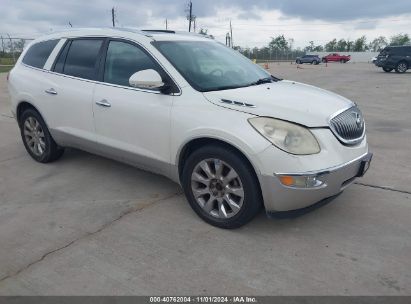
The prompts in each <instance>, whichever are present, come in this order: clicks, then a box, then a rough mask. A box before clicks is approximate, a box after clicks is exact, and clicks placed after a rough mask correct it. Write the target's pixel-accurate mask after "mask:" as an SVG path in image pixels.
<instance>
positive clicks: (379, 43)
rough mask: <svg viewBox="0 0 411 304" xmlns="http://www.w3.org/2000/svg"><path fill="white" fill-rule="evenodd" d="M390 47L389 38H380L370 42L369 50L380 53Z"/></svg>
mask: <svg viewBox="0 0 411 304" xmlns="http://www.w3.org/2000/svg"><path fill="white" fill-rule="evenodd" d="M387 45H388V42H387V38H385V37H384V36H380V37H377V38H375V39H374V40H373V41H371V42H370V45H369V48H370V50H371V51H373V52H379V51H381V50H382V49H383V48H385V47H386V46H387Z"/></svg>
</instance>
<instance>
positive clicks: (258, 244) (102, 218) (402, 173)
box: [0, 64, 411, 295]
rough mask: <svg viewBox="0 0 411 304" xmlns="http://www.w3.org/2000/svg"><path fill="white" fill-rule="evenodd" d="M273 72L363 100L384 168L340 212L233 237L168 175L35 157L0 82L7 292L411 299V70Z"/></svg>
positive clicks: (340, 203) (261, 220)
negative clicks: (194, 206) (201, 214)
mask: <svg viewBox="0 0 411 304" xmlns="http://www.w3.org/2000/svg"><path fill="white" fill-rule="evenodd" d="M272 69H273V74H274V75H278V76H280V77H285V78H289V79H294V80H298V81H302V82H307V83H311V84H314V85H319V86H321V87H323V88H328V89H332V90H334V91H336V92H338V93H342V94H343V95H345V96H347V97H349V98H352V99H353V100H355V101H356V102H357V103H358V104H359V105H360V106H361V108H362V109H363V110H364V113H365V116H366V119H367V127H368V139H369V142H370V149H371V150H372V151H373V152H374V153H375V155H374V160H373V164H372V167H371V169H370V171H369V172H368V173H367V175H366V176H365V178H363V179H361V180H357V182H356V183H357V184H354V185H352V186H351V187H349V188H348V189H347V190H346V191H345V192H344V193H343V194H342V195H340V196H339V197H337V198H336V199H335V200H334V201H333V202H331V203H330V204H328V205H326V206H324V207H322V208H320V209H317V210H315V211H314V212H311V213H308V214H306V215H304V216H301V217H298V218H295V219H285V220H269V219H267V218H266V217H265V215H264V214H263V213H261V214H260V215H259V216H258V217H257V218H256V219H255V220H254V221H253V222H252V223H250V224H249V225H247V226H245V227H243V228H241V229H238V230H235V231H225V230H220V229H216V228H214V227H211V226H209V225H207V224H205V223H204V222H202V221H201V220H200V219H198V217H197V216H196V215H195V214H194V212H192V211H191V209H190V207H189V206H188V204H187V202H186V201H185V198H184V196H183V195H181V194H179V193H181V189H180V188H179V187H178V186H177V185H176V184H174V183H172V182H170V181H168V180H167V179H165V178H163V177H160V176H156V175H153V174H150V173H147V172H144V171H140V170H138V169H135V168H132V167H130V166H127V165H123V164H120V163H117V162H114V161H111V160H108V159H104V158H101V157H97V156H93V155H90V154H87V153H84V152H80V151H75V150H68V151H67V153H66V154H65V156H64V157H63V158H62V159H61V160H60V161H58V162H56V163H53V164H48V165H41V164H38V163H35V162H33V161H32V160H31V159H30V158H29V157H28V156H27V153H26V152H25V150H24V148H23V145H22V144H21V142H20V138H19V132H18V128H17V125H16V124H15V122H14V120H13V119H11V118H9V117H6V116H7V113H9V108H8V104H7V100H8V96H7V91H6V88H5V75H4V74H0V113H4V114H6V115H5V116H4V115H0V295H150V294H151V295H152V294H157V295H158V294H169V295H181V294H204V295H205V294H207V295H210V294H230V295H238V294H250V295H319V294H321V295H410V294H411V288H410V286H411V275H410V273H411V258H410V257H411V256H410V252H411V222H410V220H409V218H410V214H411V196H410V192H411V188H410V183H409V181H410V180H411V175H410V172H411V155H410V154H409V152H408V151H410V150H411V142H410V141H408V140H405V139H406V138H409V135H410V131H411V115H410V110H409V104H408V102H407V100H408V99H407V96H410V95H411V94H410V93H411V92H410V87H409V86H407V85H406V82H407V81H408V80H409V79H408V78H409V77H408V76H409V74H410V73H407V74H405V75H395V74H385V73H381V72H380V71H379V70H376V69H374V68H373V67H372V66H369V65H362V64H356V65H348V64H347V65H340V64H336V65H332V64H330V65H329V68H327V69H326V68H324V67H323V66H305V69H304V70H297V69H296V68H295V66H293V65H289V64H281V65H273V66H272ZM313 75H315V77H313ZM406 77H408V78H406ZM330 79H333V81H330ZM377 87H378V88H377ZM387 101H389V102H387Z"/></svg>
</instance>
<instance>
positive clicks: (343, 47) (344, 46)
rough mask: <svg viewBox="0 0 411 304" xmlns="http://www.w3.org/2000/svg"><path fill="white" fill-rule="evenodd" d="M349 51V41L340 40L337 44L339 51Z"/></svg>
mask: <svg viewBox="0 0 411 304" xmlns="http://www.w3.org/2000/svg"><path fill="white" fill-rule="evenodd" d="M346 50H347V41H345V39H340V40H338V42H337V51H339V52H345V51H346Z"/></svg>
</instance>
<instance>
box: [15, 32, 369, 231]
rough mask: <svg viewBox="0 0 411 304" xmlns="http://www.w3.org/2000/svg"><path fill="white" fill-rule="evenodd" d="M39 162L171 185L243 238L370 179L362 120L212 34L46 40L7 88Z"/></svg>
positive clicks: (339, 101) (355, 111)
mask: <svg viewBox="0 0 411 304" xmlns="http://www.w3.org/2000/svg"><path fill="white" fill-rule="evenodd" d="M8 86H9V91H10V95H11V101H12V112H13V114H14V116H15V117H16V120H17V122H18V126H19V127H20V130H21V137H22V141H23V144H24V146H25V148H26V150H27V152H28V154H29V155H30V156H31V157H32V158H33V159H34V160H36V161H38V162H41V163H48V162H52V161H55V160H57V159H58V158H60V157H61V156H62V154H63V151H64V148H65V147H74V148H79V149H83V150H86V151H89V152H92V153H96V154H100V155H104V156H107V157H110V158H113V159H117V160H120V161H123V162H127V163H129V164H132V165H135V166H137V167H139V168H142V169H145V170H148V171H152V172H155V173H158V174H161V175H164V176H167V177H169V178H171V179H172V180H174V181H176V182H177V183H179V184H181V185H182V187H183V189H184V193H185V195H186V197H187V200H188V202H189V204H190V205H191V207H192V208H193V210H194V211H195V212H196V213H197V214H198V215H199V216H200V217H201V218H202V219H203V220H205V221H206V222H208V223H210V224H212V225H215V226H218V227H222V228H235V227H239V226H241V225H243V224H245V223H247V222H248V221H250V220H251V219H252V218H253V217H254V216H255V215H256V214H257V213H258V212H259V210H260V208H261V207H262V206H264V207H265V210H266V212H267V213H268V214H269V215H271V214H274V213H278V212H280V213H281V212H286V211H287V212H288V211H292V210H296V209H300V208H304V207H307V206H310V205H312V204H314V203H316V202H318V201H321V200H323V199H325V198H329V197H333V196H335V195H337V194H338V193H340V192H341V191H343V190H344V189H345V188H346V187H347V186H348V185H350V184H351V183H352V182H353V181H354V180H355V179H356V178H357V177H361V176H363V175H364V173H365V172H366V171H367V169H368V167H369V164H370V161H371V154H370V153H369V152H368V145H367V141H366V136H365V124H364V119H363V115H362V113H361V111H360V109H359V108H358V106H357V105H356V104H354V103H353V102H351V101H350V100H348V99H346V98H344V97H341V96H338V95H336V94H334V93H331V92H327V91H324V90H322V89H319V88H315V87H313V86H310V85H305V84H302V83H297V82H294V81H287V80H281V79H279V78H276V77H274V76H272V75H270V74H269V73H268V72H266V71H265V70H264V69H262V68H261V67H259V66H258V65H255V64H253V63H252V62H251V61H250V60H248V59H247V58H245V57H243V56H242V55H241V54H239V53H238V52H236V51H234V50H232V49H231V48H228V47H226V46H224V45H222V44H220V43H218V42H216V41H214V40H212V39H209V38H206V37H204V36H201V35H189V34H182V33H176V32H172V31H157V32H153V31H136V30H127V29H82V30H72V31H67V32H62V33H54V34H50V35H47V36H44V37H41V38H39V39H36V40H35V41H34V42H32V43H31V44H30V46H29V47H28V48H27V49H26V50H25V51H24V52H23V54H22V55H21V56H20V58H19V60H18V62H17V64H16V65H15V67H14V68H13V69H12V71H11V72H10V74H9V77H8Z"/></svg>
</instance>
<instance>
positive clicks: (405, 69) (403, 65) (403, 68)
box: [397, 62, 407, 73]
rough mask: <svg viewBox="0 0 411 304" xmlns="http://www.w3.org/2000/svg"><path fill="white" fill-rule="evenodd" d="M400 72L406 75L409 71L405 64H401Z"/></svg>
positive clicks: (399, 66) (399, 65)
mask: <svg viewBox="0 0 411 304" xmlns="http://www.w3.org/2000/svg"><path fill="white" fill-rule="evenodd" d="M397 69H398V72H400V73H405V72H406V71H407V64H406V63H404V62H401V63H400V64H398V67H397Z"/></svg>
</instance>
